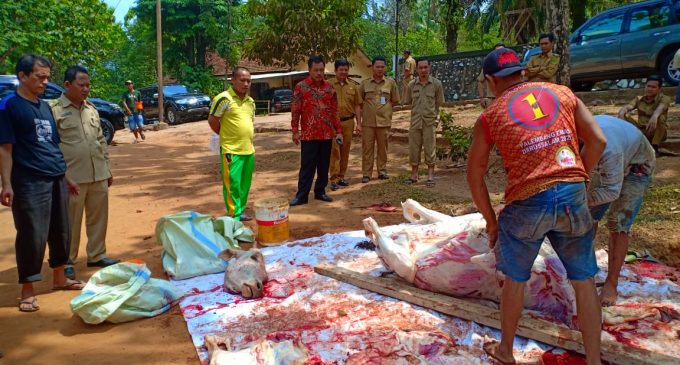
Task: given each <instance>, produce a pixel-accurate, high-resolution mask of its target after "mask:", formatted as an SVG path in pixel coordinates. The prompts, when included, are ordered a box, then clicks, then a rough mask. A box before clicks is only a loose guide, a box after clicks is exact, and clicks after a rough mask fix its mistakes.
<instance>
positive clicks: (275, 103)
mask: <svg viewBox="0 0 680 365" xmlns="http://www.w3.org/2000/svg"><path fill="white" fill-rule="evenodd" d="M261 98H262V100H269V112H270V113H279V112H282V111H290V103H291V101H292V100H293V90H291V89H289V88H287V87H276V88H271V89H267V90H265V91H264V92H263V93H262V96H261Z"/></svg>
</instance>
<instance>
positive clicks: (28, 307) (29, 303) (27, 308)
mask: <svg viewBox="0 0 680 365" xmlns="http://www.w3.org/2000/svg"><path fill="white" fill-rule="evenodd" d="M38 309H40V306H39V305H38V298H36V297H35V296H32V297H28V298H24V299H22V300H21V301H20V302H19V311H21V312H35V311H37V310H38Z"/></svg>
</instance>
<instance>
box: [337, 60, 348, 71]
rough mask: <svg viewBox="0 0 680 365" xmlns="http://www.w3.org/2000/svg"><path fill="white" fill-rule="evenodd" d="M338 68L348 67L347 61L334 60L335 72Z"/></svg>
mask: <svg viewBox="0 0 680 365" xmlns="http://www.w3.org/2000/svg"><path fill="white" fill-rule="evenodd" d="M340 66H347V67H349V61H347V60H346V59H344V58H340V59H337V60H335V69H336V70H337V69H338V67H340Z"/></svg>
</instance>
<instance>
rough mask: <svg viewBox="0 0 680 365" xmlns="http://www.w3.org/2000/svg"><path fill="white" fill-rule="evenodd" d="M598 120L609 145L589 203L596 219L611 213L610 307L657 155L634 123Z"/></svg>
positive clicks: (605, 293) (606, 289)
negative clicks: (629, 238)
mask: <svg viewBox="0 0 680 365" xmlns="http://www.w3.org/2000/svg"><path fill="white" fill-rule="evenodd" d="M595 120H596V121H597V124H598V125H599V126H600V128H602V131H603V132H604V135H605V137H606V138H607V147H606V148H605V149H604V152H603V153H602V157H601V158H600V161H599V162H598V164H597V168H596V169H595V171H594V172H593V174H594V176H593V183H592V184H591V185H592V186H591V190H590V191H589V192H588V205H589V206H590V212H591V214H592V216H593V219H594V220H595V221H599V220H601V219H602V218H603V217H604V214H605V212H608V213H607V229H608V230H609V267H608V270H607V280H606V281H605V283H604V286H603V287H602V293H601V294H600V301H601V303H602V305H604V306H607V305H613V304H616V297H617V296H618V293H617V290H616V286H617V284H618V282H619V272H620V271H621V266H623V262H624V260H625V258H626V253H627V252H628V235H629V234H630V228H631V226H632V225H633V221H634V220H635V217H636V216H637V213H638V211H639V210H640V206H641V205H642V200H643V198H644V195H645V191H647V188H648V187H649V184H650V183H651V182H652V175H653V174H654V167H655V166H656V158H655V157H654V148H652V145H651V144H649V142H648V141H647V138H646V137H645V135H644V134H642V132H641V131H640V130H639V129H637V128H636V127H635V126H634V125H632V124H630V123H623V121H622V120H620V119H617V118H614V117H610V116H608V115H598V116H596V117H595ZM598 180H599V181H598ZM595 227H596V228H597V222H596V225H595Z"/></svg>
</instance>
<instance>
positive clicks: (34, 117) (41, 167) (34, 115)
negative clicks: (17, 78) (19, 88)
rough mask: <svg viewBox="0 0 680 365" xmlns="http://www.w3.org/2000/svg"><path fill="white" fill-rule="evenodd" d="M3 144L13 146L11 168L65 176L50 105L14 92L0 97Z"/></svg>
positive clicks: (52, 175) (44, 174)
mask: <svg viewBox="0 0 680 365" xmlns="http://www.w3.org/2000/svg"><path fill="white" fill-rule="evenodd" d="M0 144H11V145H13V146H12V171H16V170H17V169H21V170H22V171H25V172H30V173H32V174H35V175H39V176H49V177H58V176H64V172H66V162H65V161H64V155H63V154H62V153H61V150H60V149H59V132H58V131H57V126H56V124H55V122H54V117H53V116H52V111H51V110H50V106H49V105H47V103H46V102H45V101H44V100H40V99H38V102H37V103H36V102H33V101H30V100H28V99H24V98H23V97H22V96H20V95H19V94H17V93H16V92H13V93H11V94H9V95H7V96H5V98H4V99H2V101H0Z"/></svg>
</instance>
